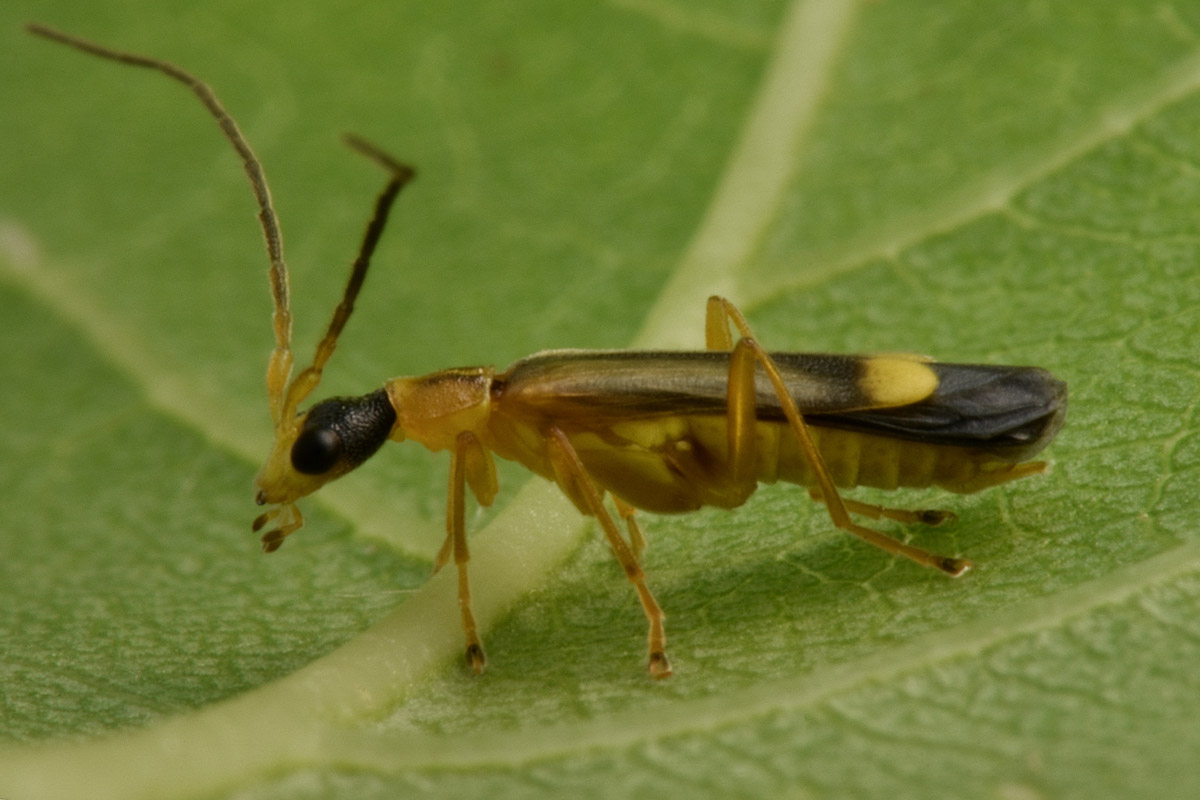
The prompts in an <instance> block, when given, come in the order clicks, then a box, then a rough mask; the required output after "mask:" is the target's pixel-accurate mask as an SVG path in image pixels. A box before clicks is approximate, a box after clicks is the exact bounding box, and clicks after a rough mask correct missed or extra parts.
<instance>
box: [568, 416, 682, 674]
mask: <svg viewBox="0 0 1200 800" xmlns="http://www.w3.org/2000/svg"><path fill="white" fill-rule="evenodd" d="M546 445H547V450H548V451H549V456H550V463H551V465H552V466H553V468H554V475H555V478H556V479H557V481H558V485H559V486H560V487H562V489H563V492H564V493H565V494H566V495H567V497H569V498H570V499H571V501H572V502H574V503H575V504H576V505H577V506H579V508H580V509H581V510H583V511H584V512H585V513H588V514H590V515H591V516H593V517H595V518H596V520H597V521H598V522H599V523H600V527H601V528H602V529H603V530H604V536H605V538H607V539H608V544H609V547H611V548H612V551H613V554H614V555H615V556H616V557H617V561H619V562H620V564H621V568H622V569H624V570H625V577H626V578H628V579H629V582H630V583H632V584H633V587H634V589H636V590H637V593H638V599H639V600H641V602H642V610H643V611H645V612H646V619H647V620H648V621H649V623H650V631H649V634H648V636H647V639H648V645H649V646H648V650H649V662H648V664H647V668H648V669H649V671H650V676H651V677H653V678H666V677H669V676H670V675H671V662H670V661H668V660H667V653H666V642H667V635H666V631H665V629H664V628H663V619H664V618H665V616H666V615H665V614H663V610H662V608H661V607H660V606H659V605H658V601H657V600H655V599H654V595H653V594H651V593H650V589H649V588H648V587H647V586H646V573H645V572H644V571H643V570H642V566H641V564H639V563H638V559H637V557H636V556H635V555H634V553H633V550H631V549H630V546H629V545H627V544H626V543H625V539H624V538H623V537H622V536H621V531H620V529H618V528H617V523H616V522H614V521H613V518H612V515H611V514H609V513H608V509H606V508H605V507H604V498H603V497H602V496H601V494H600V491H599V490H598V489H597V488H596V484H595V483H593V482H592V479H591V477H589V476H588V474H587V469H586V468H585V467H584V466H583V461H581V460H580V458H579V453H577V452H575V448H574V447H573V446H572V445H571V442H570V440H569V439H567V435H566V434H565V433H563V432H562V431H561V430H560V429H558V428H551V429H550V430H549V431H548V433H547V436H546ZM627 519H632V517H627ZM631 537H632V534H631ZM642 542H643V544H644V542H645V540H644V539H643V540H642Z"/></svg>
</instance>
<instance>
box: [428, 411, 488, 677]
mask: <svg viewBox="0 0 1200 800" xmlns="http://www.w3.org/2000/svg"><path fill="white" fill-rule="evenodd" d="M479 451H482V452H483V455H484V456H485V457H487V451H484V450H483V445H481V444H480V443H479V440H478V439H476V438H475V434H473V433H471V432H470V431H463V432H462V433H460V434H459V435H458V438H457V439H455V442H454V449H453V450H452V451H450V490H449V492H448V493H447V496H446V541H445V543H444V544H443V545H442V548H441V550H440V551H439V552H438V555H437V559H436V560H435V561H434V572H436V571H437V570H439V569H441V568H442V567H443V566H445V564H446V562H447V561H448V560H449V558H450V555H451V554H453V556H454V565H455V566H456V567H457V568H458V610H459V612H460V613H461V614H462V627H463V633H464V634H465V635H466V637H467V653H466V655H467V664H469V665H470V667H471V669H472V671H474V673H475V674H476V675H482V674H483V670H484V667H485V666H487V655H486V654H485V653H484V651H483V642H481V641H480V639H479V633H478V632H477V630H476V626H475V615H474V614H473V613H472V611H471V582H470V579H469V578H468V576H467V562H468V561H470V559H471V555H470V552H469V551H468V550H467V529H466V521H465V520H466V511H465V507H466V484H467V475H468V465H469V464H470V463H471V462H472V460H476V461H477V460H478V452H479ZM489 463H490V458H489ZM489 502H490V500H489Z"/></svg>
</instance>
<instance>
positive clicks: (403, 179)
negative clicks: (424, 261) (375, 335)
mask: <svg viewBox="0 0 1200 800" xmlns="http://www.w3.org/2000/svg"><path fill="white" fill-rule="evenodd" d="M342 141H344V142H345V143H346V145H347V146H348V147H350V148H351V149H353V150H355V151H357V152H359V153H361V154H363V155H364V156H366V157H367V158H369V159H371V160H372V161H374V162H375V163H377V164H379V165H380V166H382V167H383V168H384V169H386V170H387V171H388V172H390V173H391V174H392V177H391V180H389V181H388V182H387V185H386V186H384V187H383V191H381V192H380V193H379V196H378V197H377V198H375V213H374V214H372V215H371V221H370V222H368V223H367V230H366V232H365V233H364V234H363V240H362V245H361V246H360V247H359V249H358V256H357V257H355V259H354V266H353V267H352V268H351V270H350V278H349V279H348V280H347V281H346V289H345V291H343V292H342V300H341V302H340V303H338V305H337V308H335V309H334V310H333V319H331V320H330V321H329V328H328V330H326V331H325V336H324V337H323V338H322V339H321V341H320V343H319V344H318V345H317V351H316V354H315V355H314V356H313V361H312V365H311V366H308V367H306V368H305V369H304V370H303V371H302V372H300V374H298V375H297V376H296V379H295V380H294V381H292V383H291V385H290V386H289V387H288V389H287V396H286V398H285V399H284V403H283V419H284V420H290V419H292V418H293V417H294V416H295V415H296V409H297V408H299V406H300V403H302V402H304V398H305V397H307V396H308V395H309V393H310V392H312V390H313V389H314V388H316V386H317V384H318V383H320V381H321V371H322V370H323V369H324V368H325V363H326V362H327V361H329V357H330V356H332V355H333V350H334V348H335V347H336V346H337V339H338V336H340V335H341V333H342V329H343V328H345V327H346V321H347V320H349V319H350V314H351V312H353V311H354V301H355V300H356V299H357V298H358V292H359V290H360V289H362V285H363V280H364V279H365V278H366V277H367V269H368V268H369V267H370V266H371V256H372V255H373V254H374V253H375V247H376V245H378V244H379V238H380V236H382V235H383V228H384V226H385V225H386V224H387V218H388V214H389V213H390V212H391V210H392V203H393V202H395V200H396V195H398V194H399V193H400V190H401V189H402V188H404V185H405V184H406V183H408V182H409V181H410V180H412V179H413V177H414V176H415V175H416V170H414V169H413V168H412V167H410V166H409V165H407V164H403V163H401V162H399V161H397V160H396V159H394V158H392V157H391V156H390V155H388V154H387V153H385V152H384V151H383V150H381V149H380V148H378V147H376V146H375V145H373V144H371V143H370V142H368V141H367V140H366V139H363V138H361V137H359V136H356V135H355V134H352V133H346V134H343V135H342Z"/></svg>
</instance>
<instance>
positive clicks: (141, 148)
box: [0, 0, 1200, 800]
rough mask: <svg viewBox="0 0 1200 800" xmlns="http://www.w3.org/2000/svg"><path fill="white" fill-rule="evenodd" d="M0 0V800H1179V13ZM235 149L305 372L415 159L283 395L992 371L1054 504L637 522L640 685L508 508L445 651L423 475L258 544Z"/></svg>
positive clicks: (1198, 454)
mask: <svg viewBox="0 0 1200 800" xmlns="http://www.w3.org/2000/svg"><path fill="white" fill-rule="evenodd" d="M62 5H63V4H61V3H59V4H56V3H48V2H42V3H38V2H32V1H31V0H16V1H15V2H11V3H7V4H5V6H4V8H3V9H0V23H2V24H0V76H2V78H0V108H3V109H4V113H3V115H2V116H0V143H2V144H3V146H4V152H5V156H6V157H5V158H4V159H0V318H2V324H0V382H2V384H3V385H4V386H5V387H6V391H4V392H3V393H0V418H2V419H4V420H5V424H4V425H3V426H0V510H2V511H3V514H2V517H0V686H2V687H3V689H2V691H0V798H5V799H6V800H9V799H10V798H12V799H14V800H15V799H17V798H20V799H21V800H25V798H78V797H88V798H96V799H99V798H166V799H168V800H169V799H170V798H185V797H187V798H190V797H200V798H239V800H251V799H253V800H260V799H265V798H319V797H339V798H340V797H345V798H375V797H379V798H382V797H396V796H424V795H431V796H438V797H481V796H486V797H489V798H506V797H522V798H528V797H558V796H568V795H569V796H579V797H597V798H601V797H621V798H628V797H650V796H659V797H672V796H682V794H683V793H684V792H686V793H687V794H688V796H694V797H731V796H759V797H768V796H779V797H814V798H816V797H846V796H857V797H880V798H884V797H886V798H895V797H919V798H938V797H947V798H961V797H994V798H1001V800H1010V799H1014V798H1022V799H1023V798H1044V797H1055V798H1058V797H1098V796H1102V797H1135V796H1136V797H1147V796H1153V797H1195V796H1196V795H1197V793H1198V792H1200V771H1198V770H1197V769H1196V768H1195V753H1196V752H1197V751H1200V725H1197V724H1196V720H1197V719H1198V718H1200V678H1197V677H1196V676H1197V671H1196V670H1195V669H1194V664H1195V663H1196V662H1197V660H1200V622H1198V619H1200V616H1198V615H1197V614H1196V613H1195V609H1196V608H1197V607H1198V606H1197V603H1198V601H1200V537H1198V536H1197V530H1198V527H1200V525H1198V521H1200V508H1198V506H1200V492H1198V491H1197V489H1196V486H1197V482H1198V480H1200V436H1198V435H1197V420H1196V408H1197V401H1198V397H1200V374H1198V370H1197V366H1196V365H1197V355H1196V352H1197V350H1196V345H1195V343H1196V342H1197V341H1198V337H1200V269H1198V267H1197V264H1198V263H1200V237H1198V236H1197V229H1198V212H1197V208H1200V136H1198V135H1197V131H1200V10H1198V9H1197V8H1196V7H1195V6H1194V4H1190V3H1184V2H1162V3H1157V4H1144V3H1134V2H1116V3H1105V4H1079V3H1072V2H1068V0H1049V1H1048V2H1040V3H1031V4H1021V5H1000V6H996V7H988V8H987V10H986V11H985V10H984V9H983V7H981V6H980V5H979V4H978V3H972V2H965V1H964V2H942V3H936V4H931V3H922V2H916V1H915V0H889V1H888V2H886V3H862V4H853V3H842V2H832V1H827V2H821V1H820V0H809V2H796V3H792V4H789V3H784V2H780V1H778V0H756V1H755V2H730V1H729V0H724V1H722V0H706V1H705V2H688V3H683V2H676V0H611V2H608V3H587V2H580V3H569V4H566V3H559V2H550V1H549V0H519V1H518V2H509V3H503V4H500V3H489V2H462V3H454V4H441V3H439V4H433V3H420V2H400V3H386V4H385V3H378V2H360V3H355V4H351V5H349V6H347V5H346V4H340V5H338V6H337V7H336V8H335V7H334V6H332V5H330V6H329V7H328V8H326V7H323V5H322V4H304V5H296V4H282V3H257V4H245V3H233V2H227V3H224V2H202V3H196V4H191V5H190V6H187V7H186V9H184V10H179V9H175V8H166V7H162V6H161V4H160V5H154V4H149V3H146V2H144V1H136V2H135V0H115V1H114V2H107V3H104V4H102V5H101V4H93V5H89V6H86V7H85V6H83V5H82V4H81V5H80V6H79V7H78V8H72V9H67V8H63V7H62ZM25 20H38V21H42V22H45V23H48V24H52V25H56V26H59V27H62V28H64V29H67V30H70V31H72V32H75V33H78V34H80V35H85V36H88V37H91V38H94V39H97V40H100V41H104V42H106V43H109V44H112V45H114V46H119V47H123V48H127V49H130V50H135V51H139V52H147V53H153V54H156V55H160V56H163V57H166V58H169V59H170V60H172V61H174V62H176V63H179V64H181V65H183V66H185V67H187V68H188V69H191V70H193V71H195V72H196V73H198V74H200V75H202V76H203V77H204V78H205V79H206V80H207V81H209V82H210V83H211V84H212V85H213V86H214V87H215V88H216V90H217V91H218V93H219V94H220V96H221V97H222V99H223V100H224V102H225V103H226V105H227V106H228V107H229V108H230V109H231V111H232V112H233V113H234V114H235V115H236V116H237V118H238V120H239V122H240V124H241V126H242V128H243V130H244V131H245V132H246V134H247V135H248V137H249V138H250V140H251V141H252V142H253V144H254V146H255V147H256V149H257V150H258V152H259V155H260V156H261V157H262V159H263V161H264V163H265V165H266V169H267V172H268V175H269V176H270V179H271V181H272V189H273V192H274V195H275V198H276V202H277V205H278V208H279V212H280V215H281V217H282V220H283V225H284V230H285V235H286V242H287V250H288V257H289V263H290V265H291V269H292V281H293V284H292V288H293V303H294V310H295V312H296V315H297V316H296V320H297V322H296V342H297V348H298V350H299V351H300V355H301V358H303V357H304V356H305V353H306V349H307V348H309V347H311V346H312V343H314V342H315V339H316V337H317V336H318V335H319V334H320V331H321V329H322V327H323V326H324V324H325V323H326V320H327V315H328V313H329V310H330V308H331V307H332V304H333V302H334V299H335V298H336V296H337V293H338V292H339V291H340V284H341V282H342V281H343V280H344V275H345V268H346V265H347V264H348V262H349V259H350V257H351V255H352V254H353V250H354V247H355V245H356V240H357V238H358V236H359V235H360V233H361V228H362V225H363V224H364V221H365V219H366V217H367V215H368V213H369V207H370V201H371V198H372V197H373V195H374V193H375V192H376V191H378V189H379V187H380V186H381V184H382V176H381V175H380V174H378V172H377V171H376V170H375V169H374V168H373V167H372V166H371V165H369V164H364V163H362V162H361V160H360V159H357V158H355V157H354V156H353V155H352V154H349V153H347V152H345V151H344V149H342V148H340V147H339V146H338V145H337V143H336V142H337V139H336V137H337V134H338V133H339V132H340V131H342V130H343V129H351V130H354V131H356V132H359V133H361V134H364V135H366V136H368V137H370V138H372V139H374V140H377V141H379V142H381V143H382V144H384V145H385V146H386V147H387V148H389V149H390V150H392V151H394V152H396V153H397V154H399V155H401V156H402V157H403V158H405V159H407V160H410V161H412V162H413V163H415V164H417V165H418V167H419V169H420V175H419V179H418V180H417V181H416V182H415V183H414V184H413V185H412V186H411V187H409V188H408V189H406V190H405V193H404V196H403V197H402V198H401V200H400V203H399V206H398V209H397V212H398V213H397V214H396V217H395V219H394V221H393V226H392V228H391V230H390V231H389V234H388V237H387V239H386V240H385V242H384V245H383V247H382V249H381V251H380V253H379V256H378V258H377V262H376V268H375V273H374V274H373V275H372V276H371V277H370V279H369V280H368V284H367V287H366V289H365V291H364V294H363V296H362V297H361V299H360V302H359V305H358V310H357V311H356V315H355V318H354V319H353V320H352V321H351V323H350V326H349V328H348V329H347V331H346V333H345V335H344V337H343V339H342V341H341V343H340V346H339V351H338V353H337V355H336V357H335V358H334V360H333V362H332V363H331V365H330V368H329V370H328V372H327V376H326V383H325V385H324V386H323V387H322V391H327V392H328V393H329V394H345V393H362V392H364V391H369V390H371V389H373V388H375V387H377V386H378V385H380V383H381V382H382V381H383V380H385V379H386V378H388V377H390V376H393V375H397V374H420V373H424V372H428V371H431V370H434V369H438V368H442V367H446V366H451V365H462V364H488V363H491V364H497V365H504V364H506V363H508V362H510V361H512V360H514V359H516V358H519V357H520V356H522V355H525V354H527V353H529V352H532V351H536V350H538V349H543V348H550V347H596V348H603V347H626V346H630V345H640V346H677V347H698V346H700V345H701V344H702V342H703V335H702V334H703V330H702V321H703V299H704V297H705V296H706V295H708V294H710V293H712V292H723V293H726V294H728V295H730V296H732V297H733V298H734V299H735V300H736V301H738V302H739V303H740V304H741V305H742V307H743V309H744V310H745V311H746V312H747V313H748V315H749V317H750V319H751V322H752V324H753V325H754V326H755V328H756V332H757V334H758V336H759V338H760V339H761V340H762V341H763V342H765V343H766V344H768V346H770V347H772V348H775V349H781V350H787V349H791V350H801V349H803V350H827V351H835V352H836V351H846V352H855V351H868V352H869V351H878V350H905V351H916V352H926V353H930V354H933V355H936V356H937V357H938V358H939V359H942V360H947V361H985V362H994V363H1013V364H1038V365H1040V366H1044V367H1046V368H1049V369H1051V370H1052V371H1054V372H1055V373H1057V374H1058V375H1060V376H1061V377H1062V378H1064V379H1065V380H1067V381H1068V383H1069V384H1070V386H1071V408H1070V412H1069V415H1068V422H1067V426H1066V428H1065V429H1064V430H1063V432H1062V434H1061V435H1060V437H1059V440H1058V441H1057V442H1056V443H1055V444H1054V445H1053V446H1052V448H1051V449H1050V451H1049V453H1048V456H1049V459H1050V460H1051V462H1052V465H1053V466H1052V470H1051V472H1050V474H1048V475H1047V476H1044V477H1039V478H1035V479H1030V480H1027V481H1022V482H1020V483H1018V484H1013V485H1010V486H1006V487H1002V488H1000V489H996V490H991V491H988V492H984V493H981V494H979V495H972V496H948V495H945V494H944V493H940V492H935V491H927V492H926V491H921V492H909V493H904V494H895V495H887V494H882V493H877V492H866V491H862V492H855V493H854V495H853V496H854V497H858V498H864V499H867V500H869V501H870V500H874V501H882V502H888V503H891V504H897V505H905V506H912V507H928V506H934V507H945V508H949V509H952V510H953V511H954V512H956V513H957V515H958V518H959V519H958V522H957V523H956V524H954V525H951V526H946V527H943V528H937V529H934V530H916V529H913V530H905V529H904V528H902V527H900V526H884V529H886V530H888V531H889V532H891V533H893V534H894V535H897V536H901V537H905V538H911V539H912V540H913V541H915V542H918V543H919V544H921V545H922V546H927V547H929V548H931V549H933V550H935V551H938V552H947V553H955V554H962V555H966V556H969V557H970V558H971V559H973V560H974V561H975V562H976V563H977V564H978V566H979V568H978V570H976V571H975V572H973V573H971V574H969V575H968V576H967V577H965V578H963V579H961V580H958V581H950V580H946V579H944V578H942V577H940V576H938V575H933V574H930V573H928V571H924V570H921V569H920V568H918V567H916V566H913V565H911V564H908V563H901V562H898V561H896V560H895V559H892V558H890V557H888V556H887V555H885V554H883V553H880V552H877V551H875V550H873V549H872V548H869V547H867V546H865V545H863V544H861V543H859V542H857V541H855V540H853V539H851V538H850V537H847V536H845V535H844V534H840V533H838V532H837V531H835V530H834V529H833V527H832V525H831V524H830V522H829V520H828V517H827V515H826V514H825V513H824V511H823V510H822V509H820V508H814V507H813V505H812V504H811V502H810V501H809V500H808V497H807V493H806V492H804V491H803V490H801V489H798V488H796V487H790V486H776V487H765V488H764V489H763V490H762V491H760V492H759V493H758V494H757V495H756V496H755V497H754V498H752V499H751V501H750V502H749V503H747V504H746V506H744V507H743V508H741V509H738V510H737V511H735V512H733V513H727V512H721V511H703V512H699V513H695V514H690V515H686V516H679V517H651V516H650V515H646V519H645V525H646V527H647V529H648V533H649V535H650V539H651V547H650V549H649V551H648V553H647V556H646V568H647V572H648V574H649V579H650V584H651V586H652V587H653V589H654V590H655V592H656V594H657V596H658V599H659V600H660V602H661V603H662V604H663V606H664V607H665V609H666V610H667V613H668V617H669V619H668V622H667V625H668V635H669V641H670V651H671V656H672V661H673V664H674V666H675V669H676V675H675V677H674V678H672V679H671V680H669V681H666V682H652V681H651V680H649V679H648V678H647V677H646V676H645V674H644V670H643V659H644V652H643V651H644V635H645V629H644V626H645V623H644V619H643V618H642V615H641V611H640V609H639V607H638V605H637V600H636V597H635V596H634V594H633V592H632V591H631V590H630V588H629V586H628V584H627V583H626V582H625V581H624V579H623V577H622V575H621V573H620V570H619V568H618V567H617V566H616V565H615V563H614V562H613V559H612V557H611V556H610V554H609V553H608V552H607V551H606V549H605V547H604V546H603V544H602V542H601V541H600V537H599V536H597V535H596V533H595V531H594V530H592V529H591V528H590V527H589V526H587V525H585V524H584V523H583V522H582V521H581V520H580V518H579V515H578V514H577V513H576V512H575V511H574V510H573V509H572V508H571V507H570V506H569V505H568V504H567V503H566V502H565V501H564V500H562V499H561V497H559V496H558V494H557V492H556V491H555V490H554V488H553V487H552V486H550V485H549V484H547V483H545V482H543V481H540V480H536V479H535V480H532V481H530V480H529V479H528V478H527V477H526V476H525V474H524V473H523V472H522V471H521V470H519V469H515V468H507V469H505V470H503V471H502V474H501V480H502V484H503V492H502V495H501V497H500V499H499V501H498V502H497V506H496V509H495V510H489V511H486V512H481V513H479V514H478V515H474V514H473V516H472V518H471V520H470V525H471V527H472V529H473V530H476V531H477V533H476V535H474V536H473V539H472V579H473V588H474V591H475V598H476V604H477V606H476V611H477V613H478V614H479V616H480V619H481V622H482V624H483V634H484V638H485V641H486V643H487V645H488V652H489V656H490V663H489V669H488V672H487V674H486V675H485V676H484V677H482V678H475V677H472V676H470V675H468V674H467V671H466V670H465V669H464V667H463V665H462V664H461V647H462V642H461V633H460V631H459V628H458V611H457V607H456V605H455V601H454V588H455V587H454V582H453V576H452V575H448V574H442V575H439V576H438V577H437V578H435V579H433V580H427V576H428V573H429V570H430V566H431V561H432V555H433V554H434V552H435V551H436V549H437V546H438V543H439V541H440V538H441V536H442V533H441V530H442V525H443V522H442V519H441V514H442V513H443V510H444V498H445V494H444V493H445V459H444V455H443V456H442V457H438V456H435V455H431V454H429V453H426V452H424V451H423V450H421V449H420V448H417V447H412V446H395V447H389V448H386V449H385V450H384V451H382V452H381V453H380V454H379V455H378V456H376V457H375V458H374V459H373V460H372V462H371V463H370V464H368V465H366V466H365V467H364V468H363V469H362V470H360V471H359V472H356V473H355V474H354V475H352V476H350V477H347V478H346V479H345V480H343V481H341V482H339V483H338V484H335V485H333V486H330V487H328V488H327V489H326V490H323V491H322V492H321V494H320V495H318V496H316V497H314V498H311V499H310V500H308V501H305V503H304V509H305V511H306V517H307V525H306V527H305V529H304V530H303V532H302V533H301V534H300V535H298V536H296V537H295V538H294V539H293V540H291V541H289V542H288V544H287V546H286V547H284V548H283V549H282V550H281V551H280V552H279V553H276V554H273V555H271V556H270V557H265V556H262V555H260V554H259V553H258V543H257V540H256V538H255V537H254V536H253V535H252V534H251V533H250V531H249V530H248V526H249V522H250V520H251V519H252V518H253V516H254V515H255V513H257V512H256V509H255V507H254V506H253V499H252V492H251V489H250V485H251V480H252V477H253V474H254V472H255V470H256V468H257V465H258V461H259V459H261V458H262V456H263V454H265V452H266V450H267V447H268V445H269V437H270V429H269V422H268V417H267V409H266V403H265V392H264V389H263V378H262V375H263V370H264V365H265V360H266V355H267V353H268V351H269V348H270V346H271V333H270V323H269V314H270V306H269V302H268V298H267V291H266V282H265V280H264V276H265V268H266V263H265V258H264V256H263V248H262V243H261V235H260V233H259V231H258V229H257V227H256V225H255V224H254V209H253V205H252V202H251V199H250V196H249V193H248V191H247V190H246V187H245V186H244V177H243V175H242V174H241V172H240V169H239V167H238V164H237V162H236V159H235V158H234V156H233V155H232V154H231V153H230V152H229V150H228V147H227V146H226V145H225V144H224V142H223V141H222V140H221V139H220V137H219V136H218V135H217V133H216V131H215V130H214V126H213V125H212V123H211V121H210V120H208V119H207V118H206V117H205V116H204V113H203V111H202V109H200V108H199V107H198V106H197V104H196V103H195V101H194V100H193V99H192V98H190V97H189V96H188V95H187V93H186V91H184V90H182V89H181V88H180V87H178V86H177V85H173V84H171V83H170V82H168V81H166V80H164V79H162V78H161V76H156V75H152V74H148V73H145V72H139V71H135V70H130V69H127V68H121V67H117V66H115V65H111V64H105V63H101V62H98V61H95V60H88V59H86V58H84V57H83V56H80V55H78V54H76V53H73V52H68V51H66V50H64V49H62V48H56V47H54V46H52V45H50V44H48V43H45V42H43V41H40V40H35V39H32V38H30V37H28V36H26V35H24V34H23V33H22V32H21V31H20V23H21V22H23V21H25Z"/></svg>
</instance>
